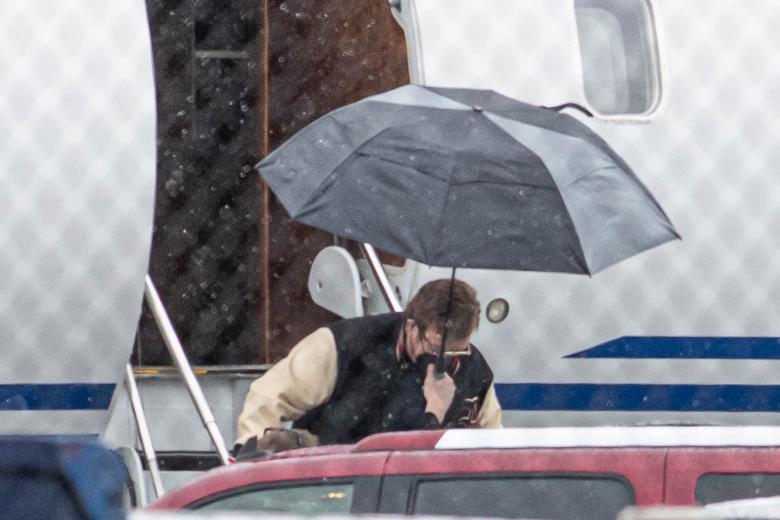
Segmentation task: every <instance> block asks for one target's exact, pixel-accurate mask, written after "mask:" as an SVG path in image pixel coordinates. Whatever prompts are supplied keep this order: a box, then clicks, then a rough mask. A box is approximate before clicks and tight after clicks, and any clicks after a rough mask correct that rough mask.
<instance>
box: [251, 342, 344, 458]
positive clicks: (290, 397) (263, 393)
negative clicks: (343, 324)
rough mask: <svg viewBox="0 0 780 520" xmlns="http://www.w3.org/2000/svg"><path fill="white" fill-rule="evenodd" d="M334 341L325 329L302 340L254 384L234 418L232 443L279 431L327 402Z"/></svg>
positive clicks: (333, 376)
mask: <svg viewBox="0 0 780 520" xmlns="http://www.w3.org/2000/svg"><path fill="white" fill-rule="evenodd" d="M336 373H337V368H336V340H335V338H334V337H333V333H332V332H331V331H330V329H328V328H325V327H323V328H320V329H317V330H315V331H314V332H312V333H311V334H309V335H308V336H306V337H305V338H303V339H302V340H301V341H300V342H299V343H298V344H297V345H295V346H294V347H293V349H292V350H291V351H290V353H289V354H287V357H285V358H284V359H282V360H281V361H279V362H278V363H276V364H275V365H274V366H273V367H271V369H270V370H269V371H268V372H266V373H265V374H263V376H262V377H260V378H258V379H256V380H254V381H253V382H252V384H251V386H250V387H249V393H248V394H247V396H246V400H245V401H244V409H243V411H242V412H241V415H239V417H238V434H237V438H236V443H240V444H243V443H244V442H246V440H247V439H249V438H250V437H252V436H253V435H257V436H258V437H262V435H263V432H264V431H265V429H266V428H279V427H281V425H282V422H284V421H293V420H295V419H298V418H299V417H301V416H302V415H303V414H305V413H306V412H308V411H309V410H311V409H313V408H315V407H317V406H319V405H320V404H322V403H324V402H325V401H326V400H327V399H329V398H330V396H331V394H332V393H333V389H334V387H335V386H336Z"/></svg>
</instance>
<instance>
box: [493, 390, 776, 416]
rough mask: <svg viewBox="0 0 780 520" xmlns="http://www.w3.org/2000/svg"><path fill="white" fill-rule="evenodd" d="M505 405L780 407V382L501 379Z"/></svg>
mask: <svg viewBox="0 0 780 520" xmlns="http://www.w3.org/2000/svg"><path fill="white" fill-rule="evenodd" d="M495 386H496V394H497V396H498V400H499V402H500V403H501V406H502V408H503V409H504V410H518V411H519V410H523V411H553V410H559V411H564V410H568V411H594V412H595V411H631V412H648V411H674V412H780V386H778V385H639V384H545V383H526V384H506V383H496V385H495Z"/></svg>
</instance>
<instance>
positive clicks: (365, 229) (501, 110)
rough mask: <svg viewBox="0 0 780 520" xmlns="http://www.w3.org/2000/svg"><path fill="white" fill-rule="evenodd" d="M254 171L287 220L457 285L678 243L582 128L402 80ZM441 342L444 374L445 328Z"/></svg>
mask: <svg viewBox="0 0 780 520" xmlns="http://www.w3.org/2000/svg"><path fill="white" fill-rule="evenodd" d="M257 169H258V170H259V172H260V174H261V175H262V176H263V178H264V179H265V180H266V181H267V182H268V184H269V185H270V187H271V189H272V190H273V191H274V193H275V194H276V196H277V198H278V199H279V200H280V201H281V203H282V205H284V207H285V209H286V210H287V212H288V213H289V214H290V216H291V217H292V218H293V219H295V220H297V221H299V222H303V223H306V224H309V225H311V226H314V227H318V228H321V229H324V230H327V231H330V232H332V233H335V234H337V235H340V236H343V237H346V238H351V239H353V240H357V241H359V242H367V243H370V244H373V245H374V246H376V247H379V248H381V249H384V250H385V251H388V252H391V253H394V254H397V255H400V256H403V257H407V258H412V259H414V260H417V261H419V262H422V263H425V264H428V265H436V266H449V267H453V272H452V276H453V278H454V277H455V268H456V267H478V268H494V269H515V270H523V271H547V272H564V273H582V274H591V273H595V272H597V271H600V270H602V269H604V268H606V267H608V266H610V265H612V264H614V263H616V262H619V261H620V260H623V259H625V258H628V257H630V256H633V255H635V254H637V253H639V252H641V251H644V250H646V249H649V248H651V247H655V246H657V245H660V244H663V243H664V242H667V241H669V240H672V239H676V238H679V235H678V234H677V232H676V231H675V230H674V227H673V226H672V224H671V222H670V221H669V219H668V218H667V217H666V215H665V214H664V212H663V210H662V209H661V207H660V206H659V205H658V203H657V202H656V201H655V199H654V198H653V196H652V195H651V194H650V192H649V191H648V190H647V188H645V187H644V185H642V183H641V182H640V181H639V179H637V177H636V175H634V173H633V172H632V171H631V169H630V168H629V167H628V165H627V164H626V163H625V162H624V161H623V160H622V159H621V158H620V157H619V156H618V155H617V154H616V153H615V152H614V151H613V150H612V149H611V148H610V147H609V146H608V145H607V144H606V143H605V142H604V140H603V139H601V138H600V137H599V136H598V135H596V134H595V133H594V132H593V131H591V130H590V129H589V128H588V127H587V126H585V125H583V124H582V123H580V122H579V121H577V120H576V119H574V118H573V117H571V116H568V115H566V114H562V113H560V112H558V111H556V110H553V109H548V108H542V107H537V106H533V105H529V104H526V103H522V102H520V101H516V100H514V99H511V98H508V97H506V96H502V95H500V94H497V93H495V92H492V91H487V90H468V89H446V88H431V87H423V86H420V85H407V86H404V87H400V88H397V89H395V90H392V91H389V92H386V93H384V94H379V95H377V96H372V97H369V98H366V99H364V100H362V101H358V102H357V103H353V104H351V105H348V106H345V107H343V108H340V109H338V110H335V111H333V112H331V113H329V114H327V115H325V116H323V117H322V118H320V119H318V120H317V121H315V122H314V123H312V124H310V125H308V126H307V127H306V128H304V129H303V130H301V131H300V132H298V133H297V134H296V135H295V136H293V137H292V138H291V139H290V140H289V141H287V142H286V143H285V144H284V145H282V146H281V147H280V148H278V149H277V150H276V151H274V152H273V153H272V154H270V155H269V156H268V157H266V158H265V160H263V161H262V162H261V163H260V164H258V165H257ZM450 290H452V284H451V285H450ZM451 298H452V295H450V300H449V302H448V308H447V310H446V314H445V316H449V311H450V309H449V303H451ZM446 322H447V318H445V323H446ZM442 336H443V337H442V345H441V351H440V355H439V359H438V362H437V374H439V375H440V376H441V373H442V371H443V366H444V365H443V363H444V361H443V354H444V345H445V343H446V338H447V327H445V329H444V331H443V333H442Z"/></svg>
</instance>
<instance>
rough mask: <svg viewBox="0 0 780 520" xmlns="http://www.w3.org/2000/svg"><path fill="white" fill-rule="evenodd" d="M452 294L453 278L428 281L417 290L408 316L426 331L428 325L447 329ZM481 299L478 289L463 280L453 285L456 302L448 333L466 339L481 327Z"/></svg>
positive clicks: (453, 336) (436, 328)
mask: <svg viewBox="0 0 780 520" xmlns="http://www.w3.org/2000/svg"><path fill="white" fill-rule="evenodd" d="M449 295H450V280H449V279H448V278H443V279H441V280H434V281H432V282H428V283H426V284H425V285H423V286H422V287H420V290H419V291H417V294H415V295H414V298H412V299H411V301H410V302H409V303H408V304H407V306H406V317H407V318H409V319H412V320H414V322H415V323H416V324H417V326H418V327H419V329H420V334H425V332H426V331H427V330H428V327H433V329H434V330H436V331H438V332H443V331H444V320H445V315H446V314H447V300H448V298H449ZM479 313H480V310H479V301H477V291H476V290H475V289H474V288H473V287H472V286H470V285H469V284H467V283H466V282H462V281H460V280H455V281H454V285H453V287H452V305H451V308H450V317H449V320H448V325H449V330H448V331H447V335H448V336H449V337H450V338H452V339H463V338H465V337H467V336H469V335H471V333H472V332H474V331H475V330H476V329H477V325H479Z"/></svg>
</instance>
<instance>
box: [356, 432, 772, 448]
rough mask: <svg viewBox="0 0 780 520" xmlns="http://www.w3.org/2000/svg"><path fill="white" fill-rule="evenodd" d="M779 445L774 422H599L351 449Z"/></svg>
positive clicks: (403, 438) (392, 438)
mask: <svg viewBox="0 0 780 520" xmlns="http://www.w3.org/2000/svg"><path fill="white" fill-rule="evenodd" d="M667 446H690V447H708V446H709V447H714V446H780V427H778V426H598V427H549V428H499V429H457V430H445V431H425V432H403V433H383V434H379V435H373V436H371V437H367V438H366V439H364V440H362V441H360V442H359V443H358V444H357V445H356V446H355V449H354V451H379V450H426V449H478V448H589V447H593V448H610V447H667Z"/></svg>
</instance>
